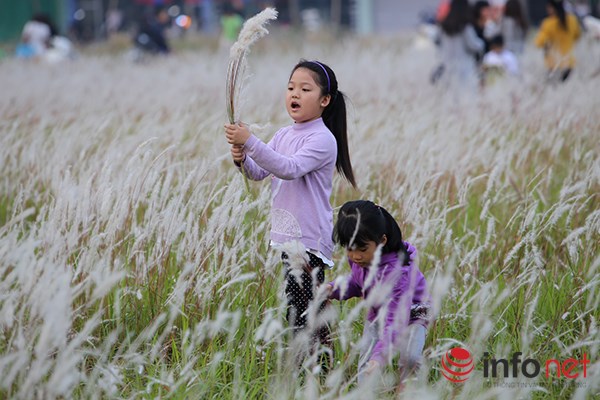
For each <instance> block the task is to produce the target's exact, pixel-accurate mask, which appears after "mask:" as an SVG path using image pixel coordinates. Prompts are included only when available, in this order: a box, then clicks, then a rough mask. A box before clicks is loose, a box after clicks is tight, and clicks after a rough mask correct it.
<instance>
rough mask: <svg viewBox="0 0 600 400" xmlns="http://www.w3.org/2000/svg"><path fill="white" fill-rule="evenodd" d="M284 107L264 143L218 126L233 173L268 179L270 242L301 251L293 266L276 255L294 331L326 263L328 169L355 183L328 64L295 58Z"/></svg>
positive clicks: (329, 243)
mask: <svg viewBox="0 0 600 400" xmlns="http://www.w3.org/2000/svg"><path fill="white" fill-rule="evenodd" d="M285 104H286V109H287V112H288V114H289V115H290V117H291V118H292V119H293V120H294V123H293V124H292V125H291V126H287V127H284V128H281V129H280V130H278V131H277V132H276V133H275V135H274V136H273V138H272V139H271V140H270V141H269V142H268V143H264V142H262V141H261V140H260V139H259V138H258V137H256V136H254V135H253V134H252V133H251V132H250V131H249V129H248V126H247V125H245V124H241V123H240V124H227V125H225V136H226V138H227V141H228V143H229V144H231V145H232V147H231V154H232V156H233V161H234V162H235V164H236V165H237V166H238V168H239V169H240V171H241V172H243V173H244V174H245V175H246V176H247V177H248V178H250V179H253V180H262V179H264V178H267V177H271V190H272V207H271V244H272V245H274V247H275V248H277V247H278V246H279V247H281V245H284V244H288V243H292V242H296V243H297V242H300V243H301V244H302V245H303V246H304V247H305V248H306V250H307V252H306V254H304V255H303V256H302V258H303V259H304V261H303V265H301V266H300V268H296V269H294V270H293V271H292V269H293V267H295V266H293V265H292V266H290V264H291V258H292V257H288V256H289V255H288V254H286V253H285V252H283V253H282V256H281V257H282V260H283V262H284V266H285V268H286V295H287V305H288V308H287V319H288V322H289V323H290V325H291V326H293V327H294V331H295V332H298V331H299V330H302V329H303V328H305V327H306V326H307V325H308V322H310V321H307V314H308V313H307V310H308V307H309V304H310V302H311V301H312V300H313V299H314V295H315V293H316V287H317V286H318V285H320V284H322V283H323V281H324V279H325V273H324V270H325V269H326V268H327V267H329V266H333V262H332V261H331V258H332V257H331V255H332V251H333V240H332V230H333V211H332V208H331V205H330V203H329V199H330V197H331V191H332V186H333V174H334V171H335V170H336V169H337V171H338V172H340V173H341V174H342V175H343V176H344V177H345V178H346V179H347V180H348V181H349V182H350V183H351V184H352V186H356V184H355V181H354V174H353V171H352V164H351V163H350V156H349V154H348V140H347V132H346V130H347V129H346V104H345V101H344V95H343V94H342V92H341V91H340V90H338V82H337V79H336V76H335V73H334V72H333V71H332V70H331V68H329V67H328V66H327V65H325V64H323V63H321V62H318V61H305V60H301V61H300V62H299V63H298V64H297V65H296V66H295V67H294V68H293V70H292V73H291V75H290V79H289V81H288V85H287V94H286V96H285ZM298 270H299V271H301V272H300V274H299V276H298V274H297V273H295V272H296V271H298ZM292 272H294V273H292ZM323 306H324V305H323ZM317 328H318V330H319V332H318V333H314V335H318V336H319V339H320V341H321V342H322V343H323V342H327V341H328V335H327V329H326V328H325V327H320V328H319V327H317ZM311 334H312V333H311Z"/></svg>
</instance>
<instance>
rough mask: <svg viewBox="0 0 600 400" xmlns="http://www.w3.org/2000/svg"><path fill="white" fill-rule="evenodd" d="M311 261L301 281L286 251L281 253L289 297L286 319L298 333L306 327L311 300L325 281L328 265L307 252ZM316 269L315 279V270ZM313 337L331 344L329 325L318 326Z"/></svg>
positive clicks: (321, 306)
mask: <svg viewBox="0 0 600 400" xmlns="http://www.w3.org/2000/svg"><path fill="white" fill-rule="evenodd" d="M307 254H308V257H309V262H308V264H307V265H305V266H304V268H303V271H302V275H301V277H300V281H301V282H300V283H299V282H298V278H297V275H294V274H292V273H291V267H290V264H289V262H288V261H287V260H288V255H287V254H286V253H282V254H281V260H282V261H283V266H284V268H285V280H286V285H285V294H286V297H287V312H286V319H287V322H288V324H289V325H290V326H293V327H294V333H298V332H299V331H301V330H302V329H304V328H305V327H306V322H307V321H306V319H307V310H308V307H309V305H310V303H311V301H312V300H313V299H314V298H315V293H316V291H317V287H318V286H319V285H321V284H322V283H323V282H324V281H325V268H326V265H325V263H323V260H321V259H320V258H319V257H317V256H315V255H314V254H312V253H309V252H307ZM315 269H316V271H317V272H316V274H315V278H316V279H314V280H313V271H314V270H315ZM326 306H327V302H326V301H325V302H323V303H321V304H320V305H319V312H321V311H323V310H324V309H325V307H326ZM313 338H314V339H318V341H319V342H321V344H329V342H330V339H329V327H328V326H327V325H326V324H325V325H323V326H319V327H317V329H315V331H314V332H313Z"/></svg>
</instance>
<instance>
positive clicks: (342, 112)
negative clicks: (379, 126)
mask: <svg viewBox="0 0 600 400" xmlns="http://www.w3.org/2000/svg"><path fill="white" fill-rule="evenodd" d="M298 68H306V69H308V70H310V71H312V72H313V73H314V74H315V76H316V78H317V79H315V80H316V82H317V84H318V85H319V87H320V88H321V93H322V94H323V95H324V96H326V95H329V96H331V98H330V100H329V104H328V105H327V107H325V110H323V115H322V118H323V122H324V123H325V126H327V128H329V130H330V131H331V133H333V136H334V137H335V141H336V143H337V159H336V161H335V167H336V169H337V171H338V172H339V173H340V174H341V175H342V176H343V177H344V178H346V180H347V181H348V182H350V184H351V185H352V186H353V187H356V180H355V179H354V172H353V170H352V162H351V161H350V153H349V151H348V125H347V122H346V101H345V98H344V94H343V93H342V92H341V91H340V90H338V82H337V78H336V77H335V73H334V72H333V70H332V69H331V68H329V66H327V65H326V64H323V63H321V62H319V61H307V60H300V62H299V63H298V64H296V66H295V67H294V69H292V74H293V73H294V71H296V70H297V69H298Z"/></svg>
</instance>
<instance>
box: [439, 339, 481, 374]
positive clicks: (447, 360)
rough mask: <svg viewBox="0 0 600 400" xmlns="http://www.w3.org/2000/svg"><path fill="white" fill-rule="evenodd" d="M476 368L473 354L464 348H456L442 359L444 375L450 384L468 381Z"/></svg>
mask: <svg viewBox="0 0 600 400" xmlns="http://www.w3.org/2000/svg"><path fill="white" fill-rule="evenodd" d="M474 368H475V363H474V362H473V357H472V356H471V353H470V352H469V350H467V349H463V348H462V347H454V348H452V349H450V350H448V351H447V352H446V354H444V356H443V357H442V374H443V375H444V377H445V378H446V379H448V380H449V381H450V382H464V381H466V380H467V379H469V374H470V373H471V372H472V371H473V369H474Z"/></svg>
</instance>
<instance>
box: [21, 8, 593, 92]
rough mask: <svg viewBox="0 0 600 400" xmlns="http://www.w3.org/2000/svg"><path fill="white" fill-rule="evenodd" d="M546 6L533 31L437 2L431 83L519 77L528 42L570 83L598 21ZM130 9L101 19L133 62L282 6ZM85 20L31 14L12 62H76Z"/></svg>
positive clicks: (501, 12)
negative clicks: (58, 20)
mask: <svg viewBox="0 0 600 400" xmlns="http://www.w3.org/2000/svg"><path fill="white" fill-rule="evenodd" d="M545 1H546V18H545V19H544V20H543V21H542V22H541V25H540V26H539V29H538V28H537V27H536V29H535V30H534V29H531V27H530V22H529V18H528V15H527V10H526V9H525V8H524V1H523V0H489V1H488V0H478V1H474V0H441V1H440V2H439V4H438V6H437V9H436V11H435V15H432V16H431V18H429V20H428V22H429V24H430V25H429V26H431V27H432V29H431V30H430V32H432V33H431V34H430V36H431V37H432V39H433V41H434V42H435V44H436V45H437V48H438V54H439V62H438V64H437V65H436V66H435V67H434V68H433V70H432V72H431V76H430V80H431V82H432V83H433V84H436V85H456V86H458V87H468V86H473V87H477V86H479V87H481V86H483V85H485V84H486V83H487V84H489V83H490V82H492V81H494V80H496V79H498V78H499V77H502V76H511V77H519V76H520V75H521V72H522V71H521V69H522V67H521V62H520V61H521V58H522V56H523V52H524V51H525V49H526V48H527V46H526V45H525V44H526V42H527V41H531V42H532V43H533V44H535V46H537V47H539V48H540V49H542V50H543V54H544V62H545V66H546V71H547V77H548V79H549V80H552V81H558V82H561V81H566V80H567V79H569V77H570V76H571V74H572V72H573V70H574V68H575V66H576V60H575V57H574V52H573V49H574V47H575V44H576V43H577V41H578V39H579V38H580V36H581V35H582V32H584V31H588V32H589V34H590V35H594V36H595V37H597V38H600V20H598V19H596V18H593V17H592V16H591V11H592V10H590V9H589V8H590V7H589V4H590V2H588V1H581V0H580V1H564V0H545ZM135 3H136V4H137V6H138V7H137V8H136V11H135V12H132V13H130V14H131V15H134V16H135V17H134V18H133V17H131V15H130V16H129V17H128V19H129V20H132V19H134V21H126V20H127V18H126V17H125V16H124V13H123V12H122V10H118V9H116V8H110V9H108V10H107V12H106V13H104V14H103V15H104V25H103V28H102V29H103V31H104V34H105V35H106V36H107V37H110V36H111V35H113V34H115V33H117V32H123V31H124V27H126V31H127V32H128V34H129V35H130V36H131V50H132V54H133V58H134V60H136V61H137V60H142V59H144V57H147V56H148V55H167V54H169V53H170V52H171V51H172V48H171V45H170V41H171V39H172V38H173V37H176V36H182V35H184V34H185V32H186V31H187V30H189V29H195V30H198V31H200V32H203V33H206V34H213V35H219V37H220V41H221V45H222V47H227V48H228V47H229V46H230V45H231V44H232V43H233V42H234V41H235V40H236V38H237V35H238V33H239V31H240V29H241V28H242V25H243V22H244V21H245V19H246V18H248V17H250V16H252V15H254V14H255V13H256V12H258V11H260V10H261V9H262V8H263V7H265V6H267V5H275V6H276V7H283V4H282V3H286V4H287V2H281V1H279V2H277V1H274V2H273V1H271V2H268V4H267V2H263V1H248V0H203V1H199V0H185V2H184V3H181V2H179V3H181V4H182V6H180V5H178V4H179V3H178V2H175V1H158V2H157V1H155V0H137V1H136V2H135ZM285 14H287V15H288V17H285V16H284V15H285ZM289 14H290V12H289V10H287V11H286V8H285V7H283V14H282V15H281V20H282V21H280V22H284V23H285V20H286V18H288V21H289ZM307 15H308V14H307ZM85 18H86V16H85V12H84V11H83V10H81V9H78V10H76V11H75V15H74V18H73V21H72V23H71V25H70V27H69V32H68V34H65V35H61V34H60V33H59V32H58V30H57V29H56V27H55V25H54V24H53V22H52V21H51V20H50V18H49V17H48V16H47V15H43V14H38V15H35V16H33V17H32V18H31V20H29V21H28V22H27V23H26V24H25V25H24V27H23V30H22V34H21V40H20V43H19V45H18V46H17V48H16V56H17V57H20V58H25V59H35V60H39V59H43V60H46V61H49V62H57V61H61V60H65V59H70V58H73V57H75V51H74V49H75V46H73V42H80V41H82V40H84V39H85V37H86V34H85V24H83V23H82V21H84V20H85ZM309 22H310V21H309ZM534 31H535V32H534ZM599 68H600V65H599ZM599 71H600V69H599Z"/></svg>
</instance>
